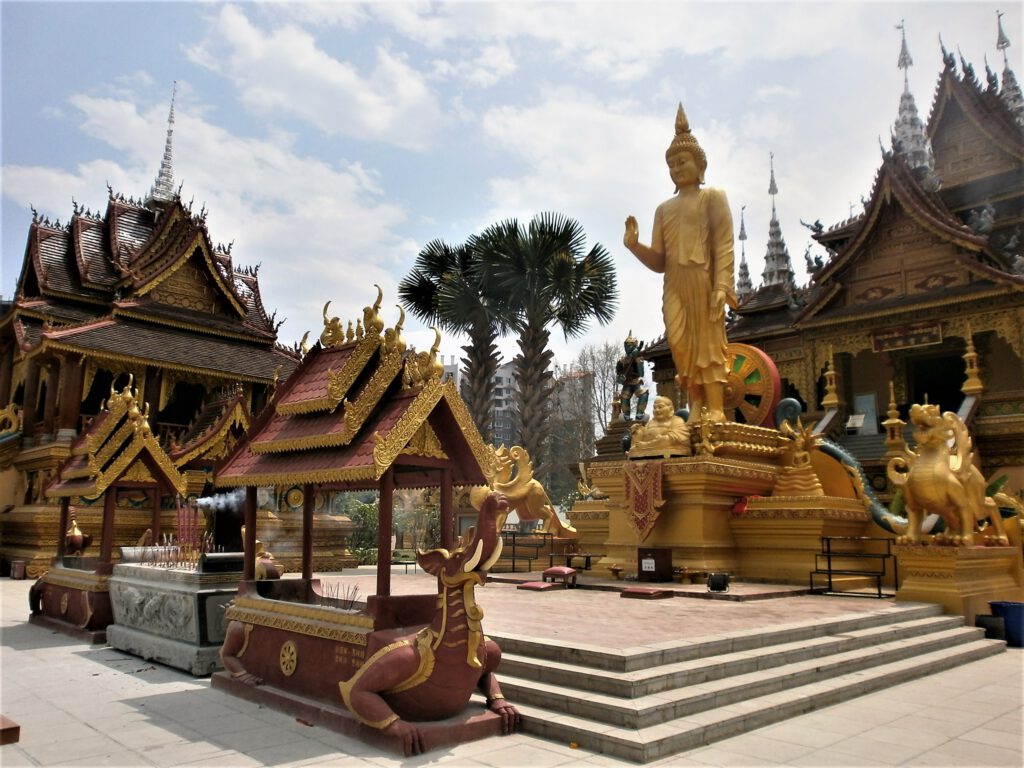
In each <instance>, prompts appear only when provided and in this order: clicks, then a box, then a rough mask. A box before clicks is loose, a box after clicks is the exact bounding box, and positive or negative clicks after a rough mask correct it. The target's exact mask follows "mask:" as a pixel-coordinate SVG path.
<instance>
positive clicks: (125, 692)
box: [0, 568, 1024, 768]
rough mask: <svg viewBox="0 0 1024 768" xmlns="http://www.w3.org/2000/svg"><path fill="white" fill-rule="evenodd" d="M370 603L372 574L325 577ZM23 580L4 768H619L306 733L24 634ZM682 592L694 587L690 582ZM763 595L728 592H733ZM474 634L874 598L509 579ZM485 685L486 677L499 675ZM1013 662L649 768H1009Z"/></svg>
mask: <svg viewBox="0 0 1024 768" xmlns="http://www.w3.org/2000/svg"><path fill="white" fill-rule="evenodd" d="M326 578H327V579H328V580H330V581H341V582H342V583H347V582H349V581H355V582H357V583H358V584H359V587H360V594H361V595H362V596H365V595H367V594H372V593H373V592H374V586H375V577H374V575H373V571H372V570H369V569H361V570H360V571H359V572H358V573H356V572H353V573H349V572H346V573H345V574H343V575H341V574H335V575H328V576H326ZM30 585H31V582H30V581H27V580H26V581H12V580H10V579H0V597H2V601H0V633H2V637H0V668H2V689H0V713H2V714H4V715H5V716H7V717H8V718H10V719H11V720H14V721H15V722H17V723H18V724H19V725H20V726H21V738H20V741H19V742H18V743H17V744H12V745H7V746H4V747H0V765H2V766H4V767H5V768H8V767H13V766H31V765H74V766H100V765H118V766H183V765H189V766H258V765H274V766H299V765H310V766H312V765H344V766H355V765H360V766H364V765H365V766H378V767H379V766H399V765H402V766H406V765H410V766H412V765H446V766H484V767H487V768H501V767H502V766H524V767H525V766H530V768H547V767H548V766H575V765H580V766H609V765H621V766H625V765H634V764H633V763H628V762H624V761H621V760H616V759H612V758H609V757H606V756H604V755H599V754H593V753H590V752H586V751H582V750H578V749H573V748H572V747H571V745H569V744H558V743H554V742H550V741H545V740H543V739H539V738H536V737H532V736H528V735H524V734H516V735H513V736H508V737H503V738H494V739H490V740H486V741H481V742H476V743H472V744H464V745H461V746H459V747H455V748H452V749H448V750H441V751H437V752H431V753H428V754H426V755H423V756H420V757H418V758H414V759H402V758H400V757H398V756H396V755H392V754H388V753H381V752H379V751H377V750H375V749H374V748H371V747H369V746H367V745H366V744H363V743H362V742H360V741H358V740H354V739H351V738H347V737H344V736H341V735H339V734H336V733H333V732H331V731H326V730H324V729H322V728H317V727H310V726H307V725H304V724H303V723H302V722H299V721H297V720H296V719H295V718H293V717H290V716H288V715H285V714H282V713H280V712H276V711H273V710H269V709H266V708H261V707H260V706H258V705H256V704H252V703H249V702H246V701H242V700H239V699H236V698H234V697H231V696H228V695H226V694H225V693H223V692H221V691H220V690H214V689H212V688H211V687H210V681H209V678H193V677H192V676H190V675H188V674H185V673H184V672H180V671H178V670H176V669H172V668H169V667H165V666H162V665H160V664H154V663H151V662H147V661H145V660H143V659H140V658H137V657H134V656H130V655H128V654H126V653H123V652H121V651H117V650H115V649H113V648H110V647H103V646H94V647H90V646H88V645H85V644H83V643H82V642H80V641H76V640H73V639H71V638H69V637H66V636H64V635H62V634H59V633H55V632H52V631H51V630H48V629H46V628H43V627H40V626H35V625H30V624H29V623H28V622H27V616H28V590H29V586H30ZM432 588H433V579H431V578H430V577H429V576H426V575H424V574H423V573H421V572H418V573H409V574H405V573H403V572H402V570H401V569H399V568H396V569H395V571H394V575H393V577H392V591H393V593H394V594H410V593H418V592H419V593H422V592H429V591H432ZM684 589H690V590H693V591H699V590H701V588H700V587H697V586H694V587H689V588H684ZM744 589H746V590H749V591H750V592H751V593H756V592H758V591H764V590H765V589H767V588H766V587H764V586H756V585H750V586H745V585H734V586H733V590H734V592H739V593H741V592H742V591H743V590H744ZM477 599H478V602H479V603H480V604H481V606H482V607H483V608H484V611H485V614H486V615H485V618H484V628H485V630H486V631H488V632H489V633H493V634H496V635H511V634H516V635H528V636H534V637H539V638H545V639H553V640H557V641H560V642H564V643H566V644H567V645H572V644H573V643H586V644H588V645H598V646H606V647H609V648H634V647H637V646H642V645H645V644H656V643H658V642H663V641H666V640H669V639H673V638H681V637H686V638H692V637H703V636H709V635H721V634H729V633H734V632H743V631H751V630H753V629H756V628H759V627H767V626H778V625H783V624H787V623H793V622H798V621H814V620H819V619H824V618H827V617H832V616H837V615H842V614H846V613H852V612H857V611H874V610H879V608H880V607H884V606H887V605H890V604H891V603H890V602H889V601H887V600H873V599H859V598H841V597H822V596H809V595H800V596H793V597H784V598H776V599H766V600H751V601H745V602H732V601H720V600H699V599H682V598H676V599H672V600H655V601H648V600H622V599H620V598H619V597H618V595H617V594H616V593H615V592H606V591H597V590H584V589H578V590H565V591H557V592H551V593H543V594H537V593H533V592H526V591H523V590H517V589H516V588H515V585H514V584H506V583H491V584H489V585H488V586H487V587H486V588H484V589H479V590H478V591H477ZM499 677H500V669H499ZM1022 700H1024V651H1022V650H1021V649H1015V648H1011V649H1008V650H1007V652H1006V653H1001V654H997V655H995V656H992V657H990V658H987V659H984V660H982V661H977V662H973V663H970V664H967V665H964V666H962V667H959V668H957V669H953V670H950V671H947V672H941V673H939V674H936V675H932V676H930V677H926V678H922V679H919V680H916V681H913V682H910V683H905V684H902V685H899V686H896V687H893V688H890V689H887V690H884V691H881V692H878V693H874V694H870V695H866V696H863V697H860V698H858V699H854V700H853V701H850V702H847V703H844V704H839V705H835V706H832V707H828V708H826V709H821V710H818V711H816V712H812V713H810V714H807V715H803V716H801V717H798V718H794V719H791V720H787V721H785V722H782V723H779V724H776V725H773V726H769V727H766V728H762V729H760V730H757V731H753V732H751V733H748V734H745V735H742V736H737V737H734V738H731V739H727V740H724V741H719V742H716V743H713V744H711V745H709V746H706V747H702V748H699V749H695V750H691V751H689V752H686V753H683V754H679V755H676V756H673V757H671V758H667V759H665V760H662V761H659V762H655V763H649V764H648V765H673V766H676V765H678V766H774V765H792V766H859V765H870V766H885V765H920V766H1021V765H1024V749H1022V740H1024V736H1022V722H1024V706H1022Z"/></svg>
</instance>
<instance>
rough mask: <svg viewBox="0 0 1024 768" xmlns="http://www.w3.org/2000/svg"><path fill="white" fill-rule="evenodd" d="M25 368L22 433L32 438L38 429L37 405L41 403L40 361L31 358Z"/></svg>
mask: <svg viewBox="0 0 1024 768" xmlns="http://www.w3.org/2000/svg"><path fill="white" fill-rule="evenodd" d="M26 366H27V367H26V369H25V399H24V402H23V403H22V409H21V434H22V436H23V437H26V438H28V439H29V440H32V439H33V438H34V437H35V435H34V434H33V433H34V432H35V430H36V407H37V406H38V404H39V361H38V360H36V359H34V358H33V359H30V360H29V361H28V362H27V363H26Z"/></svg>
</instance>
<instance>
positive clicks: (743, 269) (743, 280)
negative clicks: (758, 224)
mask: <svg viewBox="0 0 1024 768" xmlns="http://www.w3.org/2000/svg"><path fill="white" fill-rule="evenodd" d="M746 210H747V206H745V205H744V206H741V207H740V234H739V237H738V238H737V239H738V240H739V241H740V269H739V275H738V276H737V278H736V298H737V299H739V300H740V301H743V299H745V298H746V297H747V296H749V295H750V294H752V293H753V292H754V284H753V282H751V280H750V268H749V267H748V266H747V227H746V224H745V222H744V220H743V219H744V214H745V213H746Z"/></svg>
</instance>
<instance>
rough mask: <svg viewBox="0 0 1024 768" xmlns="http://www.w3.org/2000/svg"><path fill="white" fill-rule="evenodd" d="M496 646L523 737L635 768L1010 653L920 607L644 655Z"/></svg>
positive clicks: (545, 645) (509, 642)
mask: <svg viewBox="0 0 1024 768" xmlns="http://www.w3.org/2000/svg"><path fill="white" fill-rule="evenodd" d="M492 637H494V639H495V640H497V641H498V644H499V645H500V646H501V648H502V660H501V668H500V670H499V677H500V679H501V686H502V691H503V693H504V694H505V696H506V697H507V698H508V699H509V700H510V701H513V702H515V704H516V706H517V707H519V710H520V712H521V713H522V715H523V730H524V731H525V732H526V733H530V734H533V735H536V736H540V737H542V738H548V739H551V740H553V741H557V742H560V743H562V744H569V743H575V744H577V745H578V746H579V747H580V748H581V749H585V750H589V751H591V752H597V753H605V754H608V755H613V756H615V757H617V758H621V759H626V760H631V761H633V762H637V763H645V762H650V761H652V760H658V759H661V758H665V757H668V756H670V755H673V754H677V753H679V752H684V751H686V750H689V749H693V748H696V747H699V746H702V745H705V744H709V743H711V742H714V741H717V740H720V739H725V738H729V737H731V736H736V735H739V734H741V733H746V732H747V731H752V730H755V729H757V728H761V727H763V726H766V725H770V724H772V723H776V722H779V721H781V720H785V719H787V718H790V717H794V716H797V715H802V714H805V713H807V712H810V711H812V710H815V709H820V708H822V707H827V706H829V705H832V704H837V703H839V702H841V701H846V700H848V699H852V698H854V697H856V696H860V695H863V694H866V693H871V692H873V691H877V690H880V689H882V688H887V687H890V686H893V685H897V684H899V683H903V682H906V681H908V680H911V679H914V678H918V677H922V676H925V675H928V674H932V673H934V672H938V671H941V670H945V669H949V668H951V667H954V666H960V665H963V664H965V663H968V662H970V661H974V660H977V659H980V658H984V657H986V656H990V655H993V654H997V653H1001V652H1003V651H1005V648H1006V645H1005V643H1004V642H1002V641H999V640H985V639H984V631H983V630H981V629H976V628H970V627H966V626H965V625H964V620H963V617H961V616H950V615H943V614H942V608H941V607H940V606H937V605H931V604H923V603H901V604H899V605H897V606H895V607H894V608H893V610H892V611H886V612H884V613H881V614H871V615H864V616H843V617H838V618H835V619H832V620H826V621H817V622H808V623H807V624H791V625H787V626H786V627H779V628H775V629H771V630H767V631H765V632H762V633H758V634H755V633H752V632H745V633H742V634H737V635H735V636H724V635H720V636H716V637H714V638H709V639H707V640H706V641H700V640H699V639H698V640H695V641H680V642H678V643H677V644H663V647H659V648H658V649H657V650H642V651H639V652H631V651H619V650H609V649H607V648H599V647H594V646H583V647H579V648H568V647H563V646H560V645H557V644H555V643H550V642H544V641H536V640H532V639H529V638H525V637H522V636H518V635H517V636H505V637H502V636H500V635H497V634H492Z"/></svg>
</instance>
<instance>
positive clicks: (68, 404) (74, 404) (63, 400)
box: [57, 358, 85, 438]
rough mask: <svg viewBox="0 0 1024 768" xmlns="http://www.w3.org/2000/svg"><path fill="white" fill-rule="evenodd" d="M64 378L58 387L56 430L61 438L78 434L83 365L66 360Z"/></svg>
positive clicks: (83, 374)
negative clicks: (58, 399)
mask: <svg viewBox="0 0 1024 768" xmlns="http://www.w3.org/2000/svg"><path fill="white" fill-rule="evenodd" d="M62 367H63V369H64V376H63V377H62V379H63V380H62V381H61V386H60V415H59V417H58V419H57V428H58V429H59V430H60V432H61V436H62V437H69V438H70V437H73V436H74V435H76V434H77V433H78V417H79V415H80V413H81V409H82V386H83V384H84V382H85V363H84V361H83V360H82V359H81V358H79V359H78V360H74V359H72V358H67V359H65V360H64V363H63V366H62Z"/></svg>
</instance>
